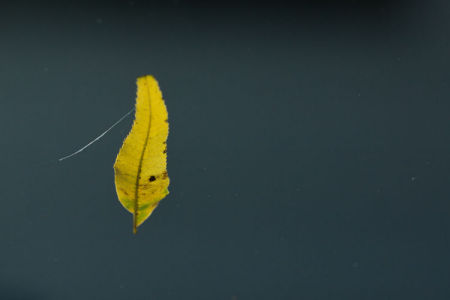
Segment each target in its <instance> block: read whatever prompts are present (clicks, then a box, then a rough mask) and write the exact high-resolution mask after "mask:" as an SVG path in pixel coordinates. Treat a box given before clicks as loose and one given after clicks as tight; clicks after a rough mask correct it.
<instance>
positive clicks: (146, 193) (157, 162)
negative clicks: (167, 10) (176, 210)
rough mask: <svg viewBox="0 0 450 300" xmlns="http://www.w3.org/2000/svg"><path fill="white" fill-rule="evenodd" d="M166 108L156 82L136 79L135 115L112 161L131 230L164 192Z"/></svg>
mask: <svg viewBox="0 0 450 300" xmlns="http://www.w3.org/2000/svg"><path fill="white" fill-rule="evenodd" d="M168 134H169V123H168V119H167V109H166V105H165V104H164V100H163V98H162V94H161V91H160V89H159V86H158V82H157V81H156V79H155V78H153V77H152V76H150V75H147V76H143V77H139V78H138V79H137V97H136V116H135V120H134V123H133V127H132V128H131V131H130V133H129V134H128V136H127V138H126V139H125V141H124V142H123V145H122V148H121V149H120V151H119V154H118V155H117V158H116V162H115V164H114V173H115V183H116V192H117V196H118V197H119V201H120V203H122V205H123V206H124V207H125V208H126V209H127V210H128V211H129V212H130V213H132V214H133V232H134V233H136V229H137V227H138V226H139V225H141V224H142V223H143V222H144V221H145V220H146V219H147V218H148V217H149V216H150V214H151V213H152V212H153V210H154V209H155V208H156V206H157V205H158V203H159V201H161V200H162V199H163V198H164V197H165V196H167V194H168V193H169V191H168V189H167V188H168V186H169V177H168V175H167V162H166V159H167V154H166V151H167V150H166V149H167V148H166V146H167V145H166V140H167V136H168Z"/></svg>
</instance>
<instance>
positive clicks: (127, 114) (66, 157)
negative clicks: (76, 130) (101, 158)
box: [58, 108, 134, 161]
mask: <svg viewBox="0 0 450 300" xmlns="http://www.w3.org/2000/svg"><path fill="white" fill-rule="evenodd" d="M133 111H134V108H133V109H132V110H130V111H129V112H127V113H126V114H125V115H124V116H123V117H122V118H120V119H119V120H118V121H117V122H116V123H114V124H113V125H111V127H109V128H108V129H106V131H105V132H103V133H102V134H100V135H99V136H98V137H96V138H95V139H93V140H92V141H90V142H89V143H88V144H87V145H86V146H83V147H82V148H80V149H78V150H77V151H75V152H73V153H72V154H69V155H67V156H64V157H61V158H59V159H58V161H63V160H65V159H68V158H70V157H72V156H74V155H77V154H78V153H80V152H82V151H83V150H84V149H86V148H87V147H89V146H90V145H92V144H93V143H95V142H96V141H98V140H99V139H101V138H102V137H103V136H104V135H105V134H107V133H108V131H110V130H111V129H113V128H114V127H116V125H117V124H119V123H120V122H122V121H123V119H125V118H126V117H128V116H129V115H130V114H131V113H132V112H133Z"/></svg>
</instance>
